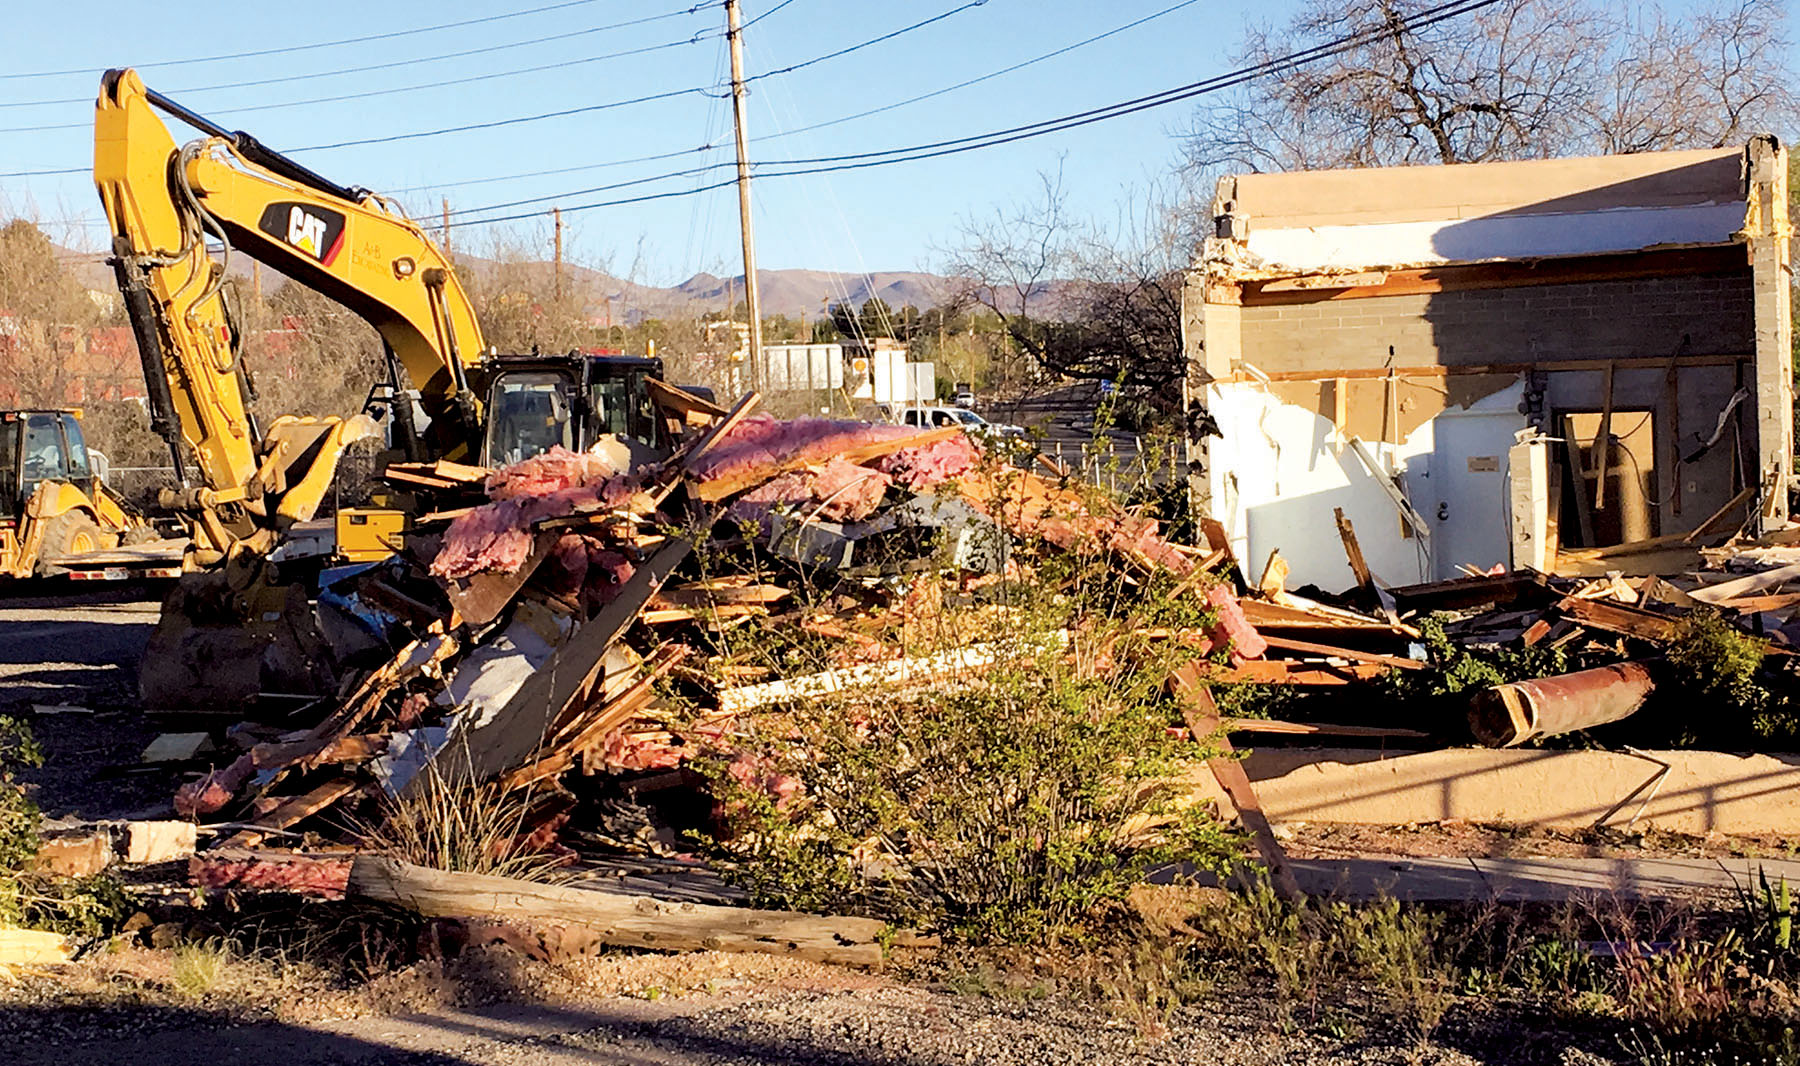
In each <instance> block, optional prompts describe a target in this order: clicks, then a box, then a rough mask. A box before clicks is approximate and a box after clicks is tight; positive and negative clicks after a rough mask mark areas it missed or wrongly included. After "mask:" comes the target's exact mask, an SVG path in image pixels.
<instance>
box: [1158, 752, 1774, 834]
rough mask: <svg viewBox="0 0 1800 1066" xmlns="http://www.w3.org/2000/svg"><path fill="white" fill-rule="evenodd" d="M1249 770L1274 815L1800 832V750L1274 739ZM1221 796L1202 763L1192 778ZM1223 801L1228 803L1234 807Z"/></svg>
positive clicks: (1284, 818)
mask: <svg viewBox="0 0 1800 1066" xmlns="http://www.w3.org/2000/svg"><path fill="white" fill-rule="evenodd" d="M1244 770H1245V772H1246V773H1248V774H1249V775H1250V780H1251V782H1252V784H1254V785H1255V786H1256V794H1257V797H1258V798H1259V799H1260V800H1261V801H1262V805H1263V809H1264V810H1265V811H1267V812H1268V815H1269V819H1270V820H1271V821H1273V822H1276V823H1281V822H1351V823H1360V824H1364V825H1407V824H1411V823H1415V822H1436V821H1447V820H1452V819H1459V820H1462V821H1466V822H1480V823H1502V824H1509V825H1532V826H1544V827H1552V828H1563V829H1585V828H1589V827H1591V826H1597V825H1609V826H1614V827H1623V826H1625V825H1628V824H1631V823H1632V822H1633V820H1634V819H1635V825H1636V828H1638V829H1652V828H1654V829H1662V830H1667V831H1669V832H1675V833H1687V834H1692V835H1694V836H1704V835H1705V834H1707V833H1739V834H1745V835H1765V834H1769V835H1779V836H1800V803H1796V802H1795V800H1796V799H1797V798H1800V756H1796V755H1777V754H1749V755H1746V754H1738V753H1734V752H1720V751H1652V752H1644V753H1641V754H1628V753H1625V752H1609V751H1534V750H1524V749H1512V750H1504V751H1493V750H1489V749H1486V748H1451V749H1446V750H1442V751H1423V752H1407V751H1385V752H1384V751H1377V750H1374V749H1370V748H1337V749H1333V748H1267V749H1263V750H1260V751H1253V752H1251V753H1250V754H1249V755H1248V756H1247V757H1246V758H1245V760H1244ZM1189 781H1190V783H1191V784H1192V786H1193V787H1194V790H1195V793H1196V795H1198V796H1200V797H1202V798H1216V795H1215V794H1216V793H1217V789H1216V787H1215V786H1212V785H1211V784H1210V781H1209V778H1208V776H1207V775H1206V773H1205V770H1204V768H1200V769H1197V770H1195V771H1194V772H1193V773H1192V774H1191V775H1190V778H1189ZM1223 809H1226V810H1229V809H1230V808H1229V807H1225V808H1223Z"/></svg>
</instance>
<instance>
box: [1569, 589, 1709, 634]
mask: <svg viewBox="0 0 1800 1066" xmlns="http://www.w3.org/2000/svg"><path fill="white" fill-rule="evenodd" d="M1556 609H1557V610H1558V611H1560V612H1562V613H1563V614H1564V615H1567V616H1568V617H1570V618H1573V619H1574V620H1575V621H1577V622H1580V623H1581V624H1582V625H1584V626H1587V627H1588V628H1590V629H1599V630H1604V631H1605V632H1608V633H1617V634H1619V635H1620V636H1626V637H1634V638H1636V639H1638V640H1647V641H1650V642H1651V643H1653V644H1666V643H1668V642H1669V641H1671V640H1674V639H1675V637H1676V634H1677V633H1678V632H1679V630H1680V626H1681V620H1680V619H1678V618H1670V617H1668V616H1666V615H1660V614H1657V613H1656V612H1654V611H1646V610H1643V609H1642V608H1638V607H1627V606H1626V605H1624V604H1622V603H1613V602H1609V601H1607V600H1579V599H1576V598H1575V597H1573V596H1570V597H1567V598H1565V599H1564V600H1563V601H1562V602H1561V603H1558V604H1557V605H1556Z"/></svg>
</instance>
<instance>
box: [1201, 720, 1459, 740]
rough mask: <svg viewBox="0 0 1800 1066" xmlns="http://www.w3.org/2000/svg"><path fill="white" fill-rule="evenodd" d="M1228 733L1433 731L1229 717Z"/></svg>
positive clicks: (1401, 734) (1399, 734)
mask: <svg viewBox="0 0 1800 1066" xmlns="http://www.w3.org/2000/svg"><path fill="white" fill-rule="evenodd" d="M1224 726H1225V731H1226V732H1227V733H1270V734H1274V735H1277V736H1327V737H1394V738H1413V739H1417V738H1421V737H1429V736H1430V735H1431V734H1430V733H1427V732H1425V731H1424V730H1420V729H1400V728H1398V727H1395V726H1383V725H1333V724H1331V723H1328V722H1283V721H1279V720H1277V719H1273V718H1227V719H1225V720H1224Z"/></svg>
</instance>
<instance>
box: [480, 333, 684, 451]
mask: <svg viewBox="0 0 1800 1066" xmlns="http://www.w3.org/2000/svg"><path fill="white" fill-rule="evenodd" d="M661 376H662V360H660V359H648V358H640V357H636V356H622V355H589V354H585V353H581V352H571V353H569V354H568V355H565V356H540V355H532V356H493V357H490V358H489V359H487V360H485V361H484V362H483V364H482V365H481V367H480V368H479V369H478V371H477V372H476V373H474V374H471V377H472V378H474V379H476V380H475V382H474V383H475V384H476V386H477V388H479V389H480V390H481V393H482V396H483V398H484V399H485V401H486V408H487V431H486V434H485V436H484V438H483V440H482V446H481V463H482V465H483V466H490V467H492V466H505V465H507V464H509V463H516V462H518V461H519V460H521V459H526V458H529V457H530V456H533V455H537V454H539V453H541V452H544V451H548V450H549V449H550V448H552V447H554V446H556V445H559V444H560V445H562V446H563V447H564V448H567V449H569V450H570V451H577V452H579V451H586V450H588V449H589V448H592V447H593V446H594V443H595V442H596V441H599V440H601V439H603V438H606V437H612V438H614V439H616V440H617V441H618V442H619V444H620V445H622V446H623V447H624V448H625V449H626V450H627V451H628V452H629V453H630V454H631V457H632V459H633V461H634V462H643V461H647V460H650V459H654V458H658V457H661V456H664V455H667V454H668V448H669V445H668V438H667V435H666V432H665V430H664V428H663V424H662V421H661V420H660V419H659V418H658V417H657V414H656V409H655V407H654V406H653V404H652V403H651V400H650V387H649V380H650V379H651V378H660V377H661Z"/></svg>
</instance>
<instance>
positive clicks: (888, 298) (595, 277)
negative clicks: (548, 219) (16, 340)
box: [58, 249, 1067, 322]
mask: <svg viewBox="0 0 1800 1066" xmlns="http://www.w3.org/2000/svg"><path fill="white" fill-rule="evenodd" d="M58 251H59V254H60V255H62V257H63V260H64V262H65V264H66V265H67V266H68V268H69V270H70V272H71V273H73V274H74V275H75V277H76V278H77V279H78V280H79V281H80V282H81V284H82V286H83V287H85V288H88V289H93V290H96V291H100V292H112V291H113V288H114V285H115V282H114V280H113V273H112V268H111V267H109V266H107V265H106V264H105V262H104V261H102V257H101V256H99V255H96V254H93V253H84V252H75V251H69V250H66V249H59V250H58ZM456 265H457V270H458V271H459V272H460V273H462V274H464V275H465V276H469V277H472V278H483V279H484V280H485V279H486V278H488V277H491V275H492V273H493V272H495V271H499V270H502V269H506V270H509V271H515V272H518V273H521V274H523V275H524V276H525V277H526V278H528V279H529V280H530V282H531V283H532V285H533V287H534V288H536V287H539V286H541V285H546V284H548V283H549V282H550V280H551V274H552V272H553V271H554V270H555V266H554V264H552V263H549V262H539V261H534V262H526V263H516V264H504V265H503V264H501V263H498V262H496V261H494V260H491V259H482V258H479V257H475V256H465V255H458V256H457V257H456ZM251 271H252V260H251V259H250V257H249V256H246V255H243V254H241V253H240V254H236V255H233V256H232V257H231V268H230V273H231V274H232V275H233V276H236V277H238V278H240V279H242V280H244V281H248V280H249V277H250V275H251ZM563 278H564V282H565V284H567V285H569V286H571V289H572V291H573V292H575V293H577V294H579V295H580V296H581V298H582V301H583V304H584V307H585V310H586V311H587V313H588V314H590V315H592V316H594V317H595V318H611V319H612V320H613V321H616V322H637V321H641V320H643V319H646V318H658V317H664V316H669V315H684V314H699V313H702V312H705V311H711V310H716V311H724V310H726V309H727V308H728V307H729V306H731V305H732V304H736V303H739V302H741V301H742V300H743V299H744V276H743V275H742V274H738V275H736V276H734V277H730V278H721V277H718V276H716V275H713V274H705V273H702V274H695V275H694V276H693V277H691V278H689V279H687V280H686V281H684V282H682V283H681V284H679V285H675V286H672V287H666V288H665V287H661V286H655V285H641V284H638V283H636V282H632V281H626V280H624V279H622V278H616V277H613V276H612V275H610V274H607V273H605V272H603V271H599V270H594V269H591V268H589V267H584V266H577V265H574V264H569V265H566V266H564V267H563ZM756 278H757V283H758V286H759V291H758V296H759V297H760V298H761V300H762V310H763V314H764V315H765V316H769V315H787V316H788V317H790V318H797V317H799V316H801V315H805V316H806V317H808V318H809V319H810V318H816V317H817V316H818V315H819V314H820V313H821V312H822V311H823V310H824V309H825V308H826V307H827V306H828V305H835V304H850V305H852V306H855V307H861V306H862V305H863V303H864V302H865V301H867V300H868V299H869V298H870V297H880V298H881V299H882V300H883V301H885V302H886V303H887V304H888V306H890V307H893V308H901V307H906V306H908V305H911V306H913V307H917V308H919V309H920V310H924V309H926V308H930V307H936V306H938V305H939V304H941V303H943V302H944V301H945V300H946V299H947V298H948V297H949V294H950V292H951V288H952V284H951V279H949V278H947V277H944V276H942V275H939V274H928V273H925V272H923V271H917V270H892V271H878V272H875V273H870V274H850V273H843V272H838V271H828V270H758V271H757V272H756ZM284 280H285V279H284V278H283V276H282V275H281V274H279V273H277V272H276V271H274V270H272V269H268V268H264V270H263V288H264V291H265V292H273V291H274V290H275V289H276V288H278V287H280V285H281V283H282V282H283V281H284ZM1066 288H1067V287H1066V286H1065V285H1064V284H1062V283H1060V282H1052V283H1049V284H1047V285H1044V286H1041V287H1040V291H1039V293H1038V294H1036V295H1034V298H1033V300H1034V304H1036V306H1034V308H1033V310H1034V311H1035V312H1037V313H1054V309H1055V308H1056V306H1057V305H1058V304H1059V303H1060V302H1061V300H1060V298H1061V297H1062V296H1063V295H1064V294H1065V292H1066Z"/></svg>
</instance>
